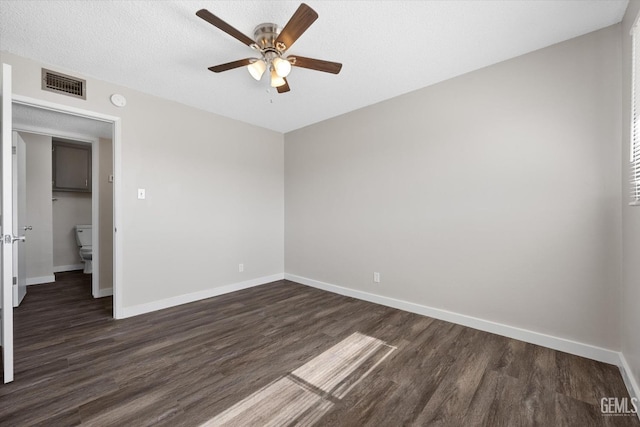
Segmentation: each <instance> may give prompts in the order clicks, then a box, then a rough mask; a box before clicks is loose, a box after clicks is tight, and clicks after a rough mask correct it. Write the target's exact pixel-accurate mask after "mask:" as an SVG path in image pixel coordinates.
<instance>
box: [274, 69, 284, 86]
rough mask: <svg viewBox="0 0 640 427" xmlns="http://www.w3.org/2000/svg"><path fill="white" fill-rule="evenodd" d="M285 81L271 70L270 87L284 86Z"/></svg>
mask: <svg viewBox="0 0 640 427" xmlns="http://www.w3.org/2000/svg"><path fill="white" fill-rule="evenodd" d="M284 84H285V81H284V78H283V77H280V76H279V75H278V73H277V72H276V69H275V68H272V69H271V87H280V86H284Z"/></svg>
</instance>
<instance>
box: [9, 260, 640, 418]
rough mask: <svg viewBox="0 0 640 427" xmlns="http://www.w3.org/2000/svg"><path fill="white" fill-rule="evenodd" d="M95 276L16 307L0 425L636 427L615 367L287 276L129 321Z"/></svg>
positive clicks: (72, 277)
mask: <svg viewBox="0 0 640 427" xmlns="http://www.w3.org/2000/svg"><path fill="white" fill-rule="evenodd" d="M111 303H112V302H111V298H103V299H99V300H94V299H93V298H92V297H91V291H90V283H89V280H88V276H86V275H83V274H82V273H81V272H73V273H63V274H58V275H57V281H56V283H55V284H47V285H40V286H32V287H30V288H29V291H28V294H27V296H26V298H25V300H24V302H23V303H22V305H21V306H20V307H19V308H17V309H16V310H15V336H16V352H15V367H16V372H15V381H14V382H13V383H10V384H6V385H0V425H1V426H29V425H46V426H66V425H79V424H82V425H95V426H112V425H113V426H116V425H117V426H146V425H167V426H198V425H201V424H204V423H206V424H207V425H219V424H222V423H225V422H226V423H227V424H228V425H267V424H269V423H270V422H272V423H273V425H312V424H313V425H318V426H360V425H370V426H401V425H415V426H427V425H446V426H475V425H485V426H528V425H539V426H581V427H582V426H600V425H603V426H606V425H620V426H627V425H628V426H638V425H640V422H639V421H638V418H637V417H634V416H604V415H602V414H601V411H600V399H601V398H603V397H618V398H623V397H627V398H628V394H627V392H626V389H625V387H624V384H623V382H622V378H621V376H620V373H619V371H618V368H617V367H615V366H612V365H607V364H604V363H599V362H595V361H592V360H588V359H584V358H580V357H576V356H572V355H569V354H566V353H562V352H558V351H554V350H550V349H547V348H544V347H539V346H535V345H532V344H527V343H524V342H521V341H516V340H512V339H509V338H504V337H500V336H497V335H492V334H489V333H485V332H481V331H477V330H474V329H470V328H467V327H463V326H459V325H455V324H452V323H447V322H443V321H440V320H436V319H432V318H428V317H424V316H419V315H416V314H411V313H406V312H403V311H400V310H395V309H392V308H388V307H384V306H379V305H375V304H371V303H367V302H363V301H358V300H355V299H351V298H347V297H344V296H340V295H335V294H331V293H328V292H324V291H321V290H317V289H313V288H309V287H306V286H303V285H299V284H296V283H292V282H287V281H281V282H276V283H273V284H269V285H264V286H259V287H256V288H252V289H247V290H244V291H239V292H235V293H232V294H227V295H223V296H220V297H216V298H211V299H208V300H204V301H199V302H195V303H191V304H187V305H183V306H179V307H174V308H170V309H167V310H162V311H159V312H155V313H150V314H147V315H142V316H138V317H134V318H130V319H124V320H113V319H112V317H111Z"/></svg>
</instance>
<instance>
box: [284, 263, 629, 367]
mask: <svg viewBox="0 0 640 427" xmlns="http://www.w3.org/2000/svg"><path fill="white" fill-rule="evenodd" d="M284 278H285V279H286V280H291V281H293V282H298V283H302V284H303V285H307V286H311V287H314V288H318V289H322V290H325V291H329V292H333V293H336V294H340V295H345V296H348V297H352V298H357V299H361V300H364V301H369V302H373V303H376V304H381V305H386V306H388V307H393V308H397V309H399V310H404V311H409V312H411V313H416V314H422V315H423V316H429V317H434V318H436V319H440V320H445V321H447V322H451V323H456V324H459V325H463V326H468V327H470V328H474V329H479V330H481V331H485V332H491V333H493V334H497V335H502V336H505V337H509V338H513V339H517V340H520V341H524V342H528V343H531V344H536V345H540V346H543V347H548V348H551V349H554V350H559V351H564V352H565V353H571V354H575V355H577V356H582V357H586V358H589V359H593V360H598V361H600V362H605V363H610V364H612V365H617V366H619V364H620V356H619V353H618V352H617V351H613V350H609V349H606V348H601V347H596V346H593V345H590V344H585V343H581V342H577V341H572V340H569V339H566V338H559V337H555V336H552V335H547V334H543V333H540V332H535V331H531V330H528V329H522V328H517V327H514V326H508V325H505V324H502V323H497V322H492V321H490V320H484V319H479V318H477V317H472V316H467V315H464V314H460V313H455V312H452V311H448V310H442V309H439V308H434V307H429V306H426V305H420V304H415V303H412V302H408V301H403V300H399V299H395V298H390V297H385V296H382V295H376V294H371V293H368V292H363V291H358V290H355V289H349V288H344V287H342V286H338V285H333V284H330V283H324V282H320V281H318V280H313V279H309V278H306V277H301V276H296V275H294V274H288V273H285V274H284Z"/></svg>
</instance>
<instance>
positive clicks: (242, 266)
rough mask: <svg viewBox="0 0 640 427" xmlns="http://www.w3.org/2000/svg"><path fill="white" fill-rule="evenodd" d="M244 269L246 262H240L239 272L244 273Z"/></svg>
mask: <svg viewBox="0 0 640 427" xmlns="http://www.w3.org/2000/svg"><path fill="white" fill-rule="evenodd" d="M243 271H244V264H238V272H240V273H242V272H243Z"/></svg>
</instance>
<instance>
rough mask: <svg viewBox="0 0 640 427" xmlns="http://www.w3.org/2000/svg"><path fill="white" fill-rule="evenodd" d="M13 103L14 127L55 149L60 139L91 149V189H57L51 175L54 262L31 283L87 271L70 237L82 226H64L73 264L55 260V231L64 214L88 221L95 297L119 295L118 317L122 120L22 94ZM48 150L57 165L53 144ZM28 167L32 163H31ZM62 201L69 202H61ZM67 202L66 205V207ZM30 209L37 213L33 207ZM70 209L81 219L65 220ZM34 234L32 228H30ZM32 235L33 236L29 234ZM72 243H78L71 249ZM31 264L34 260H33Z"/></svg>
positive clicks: (115, 303) (115, 309)
mask: <svg viewBox="0 0 640 427" xmlns="http://www.w3.org/2000/svg"><path fill="white" fill-rule="evenodd" d="M12 104H13V111H14V118H13V128H14V130H15V131H18V132H20V133H26V134H29V135H33V136H37V137H39V138H40V139H41V140H42V139H44V140H45V143H48V144H50V145H49V146H50V147H51V144H52V143H53V141H60V140H62V141H66V142H69V141H71V142H73V143H77V144H84V145H85V146H90V147H91V150H90V151H91V183H90V187H91V191H87V192H85V193H84V194H78V193H75V194H72V193H71V192H58V191H55V190H56V189H55V188H53V189H52V187H51V175H49V179H48V188H49V191H50V197H49V200H48V203H49V205H50V206H49V212H51V216H50V217H49V222H50V224H51V233H50V237H49V239H50V242H51V250H50V251H49V252H50V254H49V256H50V259H51V260H50V261H49V264H50V270H48V271H50V273H49V274H43V275H40V273H35V274H32V275H31V276H32V277H30V278H29V277H28V279H29V284H36V283H46V282H50V281H51V280H48V281H47V280H46V279H47V276H49V277H51V276H53V274H54V272H55V273H57V272H62V271H68V270H75V269H80V268H83V269H84V264H80V263H78V262H77V261H79V260H80V258H79V255H78V254H79V248H78V247H77V244H76V242H75V241H71V242H69V239H70V238H73V239H74V240H75V225H79V224H75V223H74V224H72V225H71V226H70V227H69V224H65V225H64V230H62V231H61V230H58V231H59V232H60V231H61V232H62V234H63V235H64V238H65V239H66V245H67V246H68V248H67V252H68V251H69V250H74V251H75V252H74V253H73V254H72V256H73V257H75V258H68V253H67V255H63V257H64V256H67V259H71V261H69V262H68V263H65V262H62V261H61V258H60V257H58V259H56V261H55V262H54V261H53V256H54V249H55V248H53V239H54V236H53V233H54V232H55V230H54V227H53V224H54V222H55V220H56V219H58V220H60V219H61V218H62V219H63V221H66V222H68V221H72V222H74V221H75V222H80V223H85V224H84V225H87V224H91V225H92V231H91V234H92V240H93V243H92V246H93V249H92V252H93V253H92V261H91V264H92V272H91V273H90V274H91V277H92V278H93V280H92V289H91V293H92V295H93V297H94V298H100V297H105V296H109V295H113V296H114V298H113V306H112V309H113V311H112V313H113V317H114V318H118V314H119V312H120V310H119V307H120V295H119V292H118V278H119V276H118V274H117V271H118V262H117V257H118V254H119V253H120V251H119V239H118V238H117V236H116V230H117V227H116V224H117V218H116V216H117V209H115V207H116V205H117V204H116V203H115V200H116V196H117V194H118V191H117V189H116V188H114V187H115V186H117V180H116V176H118V174H119V172H118V170H117V168H118V165H119V161H118V160H119V159H118V158H116V152H118V153H119V132H120V130H119V127H120V121H119V119H118V118H115V117H108V116H104V115H101V114H98V113H93V112H89V111H82V110H78V109H74V108H71V107H66V106H62V105H54V104H51V103H46V102H42V101H39V100H33V99H28V98H22V97H19V96H14V98H13V103H12ZM47 141H48V142H47ZM27 144H28V142H27ZM48 154H49V165H50V167H51V165H52V163H51V157H50V156H51V151H50V148H49V153H48ZM28 170H29V165H28V164H27V171H28ZM49 170H51V168H49ZM87 196H88V197H87ZM44 202H45V203H46V202H47V201H46V200H45V201H44ZM58 202H63V203H60V204H59V205H58V206H55V204H56V203H58ZM63 204H65V205H66V207H63V206H62V205H63ZM54 206H55V207H54ZM57 208H61V210H60V212H59V214H58V218H55V213H54V211H55V209H57ZM65 209H66V211H65ZM29 210H30V211H31V209H29ZM70 211H75V212H76V213H78V211H79V213H80V217H78V218H77V219H71V218H65V216H67V214H66V212H70ZM45 212H46V209H45ZM82 215H84V216H82ZM82 218H84V219H82ZM59 222H60V221H58V223H59ZM57 225H59V224H57ZM34 231H35V230H34ZM29 232H32V231H31V230H30V231H29ZM29 232H28V233H29ZM56 237H59V236H56ZM27 239H29V235H28V234H27ZM58 240H59V239H58ZM70 245H74V246H75V247H71V248H69V246H70ZM58 249H59V248H58ZM27 250H28V249H27ZM58 255H59V254H58ZM31 259H33V257H31ZM74 260H75V261H74ZM27 265H29V264H28V263H27ZM27 298H28V296H27Z"/></svg>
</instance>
